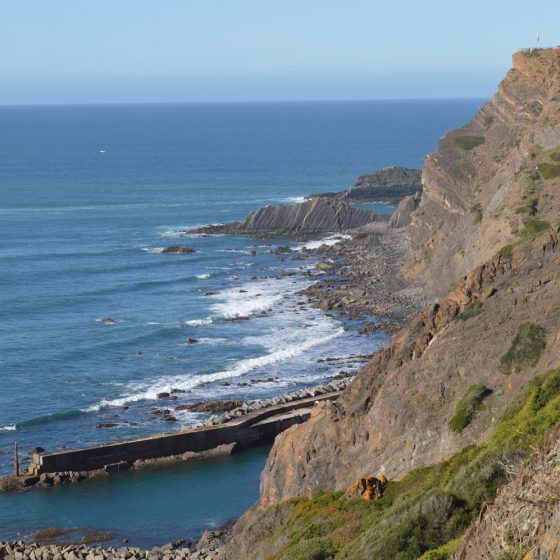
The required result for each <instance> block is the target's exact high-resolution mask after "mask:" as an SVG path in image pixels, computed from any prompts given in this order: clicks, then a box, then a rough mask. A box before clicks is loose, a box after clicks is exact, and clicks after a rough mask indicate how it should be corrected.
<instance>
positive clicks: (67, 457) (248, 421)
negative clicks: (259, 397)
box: [9, 378, 350, 487]
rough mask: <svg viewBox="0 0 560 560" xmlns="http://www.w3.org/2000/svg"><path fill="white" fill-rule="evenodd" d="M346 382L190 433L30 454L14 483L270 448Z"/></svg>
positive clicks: (255, 407)
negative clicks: (249, 449) (269, 445)
mask: <svg viewBox="0 0 560 560" xmlns="http://www.w3.org/2000/svg"><path fill="white" fill-rule="evenodd" d="M349 382H350V379H349V378H344V379H338V380H333V381H331V382H330V383H328V384H326V385H324V386H319V387H314V388H311V389H304V390H301V391H298V392H296V393H290V394H286V395H281V396H278V397H274V398H272V399H270V400H265V401H254V402H250V403H244V404H243V405H242V406H241V407H238V408H237V409H234V410H232V411H230V412H227V413H225V414H222V415H219V416H211V417H210V418H209V419H208V420H207V421H205V422H204V423H203V424H201V425H199V426H196V427H194V428H190V429H185V430H179V431H175V432H164V433H161V434H157V435H151V436H145V437H140V438H135V439H130V440H125V441H118V442H112V443H107V444H102V445H98V446H95V447H85V448H79V449H63V450H59V451H54V452H50V453H46V452H41V453H34V454H33V462H32V464H31V465H30V467H29V469H28V471H27V472H26V473H25V474H23V475H22V476H20V477H18V478H17V480H16V481H15V483H16V485H19V486H26V487H33V486H40V487H45V486H52V485H58V484H65V483H73V482H79V481H81V480H85V479H87V478H93V477H98V476H105V475H108V474H111V473H114V472H119V471H124V470H128V469H130V468H143V467H145V466H146V465H155V466H157V465H158V463H160V464H166V463H168V462H177V461H186V460H192V459H195V458H199V457H200V458H203V457H210V456H213V455H218V454H224V453H227V454H231V453H233V452H235V451H237V450H241V449H246V448H249V447H253V446H256V445H261V444H264V443H269V442H272V441H273V440H274V438H275V437H276V435H278V434H279V433H280V432H282V431H283V430H285V429H287V428H289V427H290V426H293V425H294V424H299V423H301V422H304V421H305V420H307V419H308V418H309V415H310V412H311V408H312V407H313V406H314V404H315V403H316V402H317V401H321V400H335V399H337V398H338V396H339V395H340V394H341V392H342V390H343V389H344V388H345V387H346V385H347V384H348V383H349ZM9 478H13V477H9Z"/></svg>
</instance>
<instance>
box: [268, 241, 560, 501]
mask: <svg viewBox="0 0 560 560" xmlns="http://www.w3.org/2000/svg"><path fill="white" fill-rule="evenodd" d="M559 259H560V245H559V243H558V237H557V233H550V234H546V235H545V236H544V237H543V238H539V239H536V240H534V241H530V242H527V243H525V244H523V245H519V246H517V247H514V248H512V249H511V251H509V250H508V251H507V256H504V255H498V256H497V257H496V258H494V259H492V260H491V261H489V262H488V263H486V264H484V265H482V266H481V267H478V268H477V269H475V270H474V271H473V272H472V273H470V274H469V275H468V276H467V277H466V278H465V279H464V280H462V281H461V282H460V283H459V285H458V287H456V288H455V289H454V290H452V291H451V292H450V293H449V294H448V295H447V296H446V297H445V298H443V299H441V300H439V301H438V302H437V303H435V304H433V305H432V306H431V307H430V308H429V309H428V310H426V311H425V312H424V313H422V314H421V315H420V316H419V317H417V318H416V319H415V320H413V321H412V322H411V324H410V325H409V326H408V327H407V328H405V329H404V330H403V331H401V332H400V333H399V334H397V335H396V336H395V337H394V339H393V340H392V342H391V343H390V344H388V345H387V346H386V347H385V348H384V349H383V350H382V351H380V352H379V353H378V354H377V355H376V356H375V357H374V358H373V359H372V361H371V362H370V363H369V364H368V365H366V366H365V368H364V369H363V370H362V371H361V372H360V373H359V374H358V376H357V377H356V379H355V380H354V382H353V383H352V384H351V385H350V387H349V388H347V389H346V391H345V393H344V394H343V396H342V397H341V398H340V399H339V400H338V401H337V402H336V403H328V404H321V405H317V406H316V407H315V409H314V411H313V413H312V415H311V419H310V420H309V421H308V422H306V423H305V424H302V425H300V426H298V427H295V428H291V429H289V430H287V431H286V432H284V433H283V434H281V435H280V436H279V437H278V438H277V440H276V442H275V445H274V447H273V449H272V451H271V454H270V457H269V460H268V463H267V465H266V468H265V470H264V471H263V474H262V478H261V501H260V505H261V506H262V507H267V506H270V505H273V504H275V503H278V502H279V501H282V500H285V499H288V498H291V497H293V496H307V497H310V496H312V495H314V494H315V493H316V492H318V491H333V490H340V489H343V488H346V487H347V486H349V485H350V484H351V483H352V482H353V481H354V480H355V479H357V478H359V477H361V476H365V475H370V474H373V475H376V474H379V473H384V474H385V475H386V476H387V477H388V478H390V479H394V478H399V477H401V476H403V475H404V474H405V473H406V472H408V471H409V470H411V469H413V468H417V467H420V466H423V465H427V464H430V463H433V462H437V461H441V460H443V459H446V458H447V457H449V456H451V455H452V454H453V453H455V452H457V451H458V450H459V449H462V448H463V447H464V446H466V445H470V444H473V443H480V442H482V441H484V440H485V439H486V437H487V436H488V434H489V433H490V431H491V430H492V429H493V428H494V426H495V422H496V421H497V420H498V419H499V417H500V415H501V412H502V411H503V410H504V409H505V407H506V406H507V405H508V404H509V403H510V402H511V400H512V398H513V397H514V396H515V395H516V393H517V392H518V391H519V389H520V388H521V387H522V386H523V384H524V383H526V382H527V380H528V379H531V378H532V377H533V376H534V375H536V374H537V373H539V372H541V371H543V369H546V368H551V367H556V366H558V365H560V354H559V353H558V342H559V340H560V338H559V337H560V332H559V330H558V325H559V324H560V274H559V272H560V270H559V268H560V267H559V262H560V261H559ZM525 323H530V324H534V325H537V326H538V327H540V328H543V329H544V333H546V334H545V335H544V337H545V339H544V341H545V344H546V347H545V349H544V351H543V353H542V356H540V358H539V360H538V361H537V362H536V363H535V364H532V365H528V366H527V367H524V368H523V371H521V372H519V373H516V374H511V375H508V374H506V373H503V372H502V366H501V360H502V357H503V356H504V355H505V354H506V353H507V352H508V349H509V348H510V347H511V346H512V344H513V341H514V339H515V337H516V335H517V333H518V331H519V328H520V326H521V325H523V324H525ZM473 385H483V386H485V387H487V388H488V389H490V390H491V391H492V394H491V395H490V396H489V397H488V398H487V400H486V401H485V409H484V410H481V411H480V412H479V413H478V414H477V415H476V417H475V418H474V419H473V421H472V422H471V423H470V424H469V426H468V428H467V429H465V430H462V431H461V432H455V431H454V430H453V429H452V428H451V427H450V426H449V422H450V421H451V419H452V418H453V416H454V414H455V413H456V410H457V406H458V403H459V401H460V400H461V398H462V397H463V396H464V395H465V394H466V393H467V392H468V390H469V388H470V387H471V386H473Z"/></svg>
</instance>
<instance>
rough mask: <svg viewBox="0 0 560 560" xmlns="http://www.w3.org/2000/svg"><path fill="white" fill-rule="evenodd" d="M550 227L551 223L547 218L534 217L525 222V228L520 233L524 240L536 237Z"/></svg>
mask: <svg viewBox="0 0 560 560" xmlns="http://www.w3.org/2000/svg"><path fill="white" fill-rule="evenodd" d="M549 227H550V224H549V223H548V222H547V221H546V220H538V219H537V218H533V219H530V220H526V221H525V222H524V223H523V229H522V230H521V231H520V232H519V235H520V236H521V238H522V239H524V240H530V239H534V238H535V237H538V236H539V235H540V234H541V233H543V232H545V231H546V230H547V229H548V228H549Z"/></svg>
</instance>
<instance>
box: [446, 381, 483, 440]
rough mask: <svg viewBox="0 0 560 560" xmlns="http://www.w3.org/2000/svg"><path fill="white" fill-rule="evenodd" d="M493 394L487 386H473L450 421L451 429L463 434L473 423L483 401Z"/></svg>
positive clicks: (458, 405) (459, 403) (458, 404)
mask: <svg viewBox="0 0 560 560" xmlns="http://www.w3.org/2000/svg"><path fill="white" fill-rule="evenodd" d="M491 393H492V391H491V390H490V389H488V387H486V386H485V385H471V386H470V387H469V388H468V390H467V392H466V393H465V394H464V395H463V397H462V398H461V400H460V401H459V402H458V403H457V408H456V409H455V414H454V416H453V418H451V420H449V428H450V429H451V430H453V431H454V432H458V433H460V432H462V431H463V430H464V429H465V428H466V427H467V426H468V425H469V424H470V423H471V421H472V419H473V417H474V415H475V413H476V411H477V410H480V408H481V406H482V401H483V400H484V399H485V398H486V397H487V396H488V395H490V394H491Z"/></svg>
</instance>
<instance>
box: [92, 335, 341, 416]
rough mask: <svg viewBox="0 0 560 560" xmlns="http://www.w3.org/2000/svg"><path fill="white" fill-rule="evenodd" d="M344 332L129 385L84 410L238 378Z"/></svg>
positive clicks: (292, 356) (113, 405)
mask: <svg viewBox="0 0 560 560" xmlns="http://www.w3.org/2000/svg"><path fill="white" fill-rule="evenodd" d="M343 334H344V328H342V327H340V328H338V329H336V330H333V331H332V332H330V333H328V334H325V335H323V336H320V337H313V338H309V339H307V340H305V341H303V342H300V343H299V344H292V345H291V346H288V347H283V348H282V349H281V350H275V351H273V352H270V353H268V354H265V355H263V356H258V357H255V358H245V359H242V360H239V361H238V362H237V363H235V364H234V365H232V367H230V368H228V369H225V370H222V371H218V372H215V373H209V374H205V375H199V376H188V377H185V376H174V377H168V378H162V379H160V380H159V381H157V382H156V383H153V384H152V385H149V386H146V385H142V384H137V383H135V384H131V385H129V387H128V391H127V392H128V395H127V396H125V397H120V398H117V399H112V400H103V401H101V402H100V403H98V404H96V405H93V406H91V407H89V408H87V409H85V411H86V412H92V411H98V410H100V409H102V408H106V407H116V406H123V405H125V404H127V403H132V402H138V401H145V400H156V399H157V396H158V394H159V393H163V392H170V391H171V390H172V389H182V390H185V391H187V390H190V389H193V388H195V387H197V386H198V385H201V384H206V383H213V382H216V381H223V380H225V379H232V378H235V377H240V376H242V375H245V374H247V373H250V372H251V371H253V370H255V369H258V368H263V367H266V366H270V365H272V364H276V363H279V362H283V361H286V360H288V359H290V358H294V357H297V356H299V355H301V354H303V353H304V352H306V351H307V350H309V349H310V348H313V347H314V346H318V345H320V344H324V343H326V342H329V341H330V340H333V339H334V338H337V337H339V336H341V335H343Z"/></svg>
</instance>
